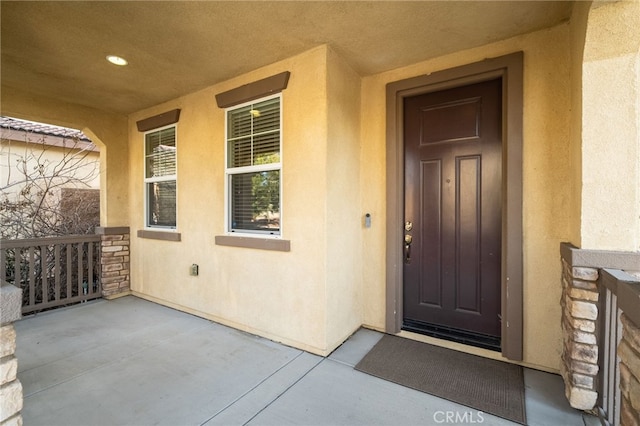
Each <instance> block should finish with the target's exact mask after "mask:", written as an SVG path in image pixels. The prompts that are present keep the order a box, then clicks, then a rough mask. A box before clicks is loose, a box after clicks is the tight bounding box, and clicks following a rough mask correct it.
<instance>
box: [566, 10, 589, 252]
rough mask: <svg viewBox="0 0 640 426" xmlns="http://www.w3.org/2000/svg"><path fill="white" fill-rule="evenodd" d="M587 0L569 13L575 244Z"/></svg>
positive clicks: (573, 237)
mask: <svg viewBox="0 0 640 426" xmlns="http://www.w3.org/2000/svg"><path fill="white" fill-rule="evenodd" d="M590 7H591V2H590V1H582V2H576V3H575V4H574V6H573V10H572V13H571V22H570V23H569V28H570V38H569V42H570V50H569V51H570V54H571V150H570V154H571V155H570V158H569V162H568V163H567V167H568V168H570V169H571V180H570V181H569V182H568V184H570V185H571V198H570V203H569V209H570V210H571V212H573V214H572V215H571V218H570V223H569V240H568V241H569V242H571V243H572V244H575V245H577V246H579V245H580V242H581V241H582V233H581V226H582V223H581V214H580V212H581V206H582V61H583V56H584V42H585V35H586V32H587V19H588V17H589V9H590Z"/></svg>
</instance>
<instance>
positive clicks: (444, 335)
mask: <svg viewBox="0 0 640 426" xmlns="http://www.w3.org/2000/svg"><path fill="white" fill-rule="evenodd" d="M402 330H405V331H410V332H412V333H418V334H423V335H425V336H430V337H435V338H436V339H443V340H449V341H451V342H456V343H461V344H463V345H468V346H475V347H477V348H482V349H488V350H490V351H495V352H501V350H502V348H501V340H500V338H499V337H495V336H489V335H486V334H480V333H472V332H469V331H465V330H460V329H456V328H453V327H445V326H441V325H434V324H428V323H424V322H422V321H414V320H406V319H405V320H404V321H403V323H402Z"/></svg>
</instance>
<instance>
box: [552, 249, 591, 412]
mask: <svg viewBox="0 0 640 426" xmlns="http://www.w3.org/2000/svg"><path fill="white" fill-rule="evenodd" d="M562 269H563V272H562V299H561V302H560V303H561V305H562V334H563V338H564V345H563V351H562V362H561V365H560V373H561V374H562V378H563V379H564V383H565V394H566V396H567V399H568V400H569V404H571V406H572V407H573V408H577V409H579V410H591V409H593V408H594V407H595V404H596V401H597V399H598V392H597V388H596V386H597V375H598V369H599V368H598V345H597V338H596V330H597V328H596V320H597V319H598V297H599V290H598V283H597V281H598V270H597V269H594V268H585V267H575V266H572V265H570V264H569V263H567V261H566V260H565V259H562Z"/></svg>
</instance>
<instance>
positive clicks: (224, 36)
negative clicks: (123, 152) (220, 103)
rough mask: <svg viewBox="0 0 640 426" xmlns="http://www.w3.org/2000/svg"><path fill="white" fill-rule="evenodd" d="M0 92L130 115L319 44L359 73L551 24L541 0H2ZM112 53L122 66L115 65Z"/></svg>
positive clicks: (552, 7) (554, 9) (560, 5)
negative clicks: (125, 62)
mask: <svg viewBox="0 0 640 426" xmlns="http://www.w3.org/2000/svg"><path fill="white" fill-rule="evenodd" d="M0 8H1V10H0V13H1V16H2V18H1V19H2V21H1V39H2V41H1V43H2V44H1V51H2V63H1V67H2V68H1V73H2V74H1V79H2V86H3V88H17V89H19V90H23V91H27V92H29V93H32V94H35V95H40V96H47V97H53V98H57V99H61V100H64V101H66V102H71V103H76V104H81V105H86V106H89V107H94V108H98V109H101V110H106V111H111V112H117V113H125V114H126V113H130V112H133V111H137V110H140V109H143V108H146V107H149V106H152V105H155V104H158V103H160V102H163V101H166V100H169V99H173V98H175V97H178V96H181V95H184V94H186V93H191V92H194V91H196V90H199V89H201V88H204V87H206V86H209V85H212V84H215V83H217V82H220V81H224V80H226V79H229V78H231V77H233V76H236V75H238V74H241V73H244V72H247V71H251V70H253V69H256V68H259V67H261V66H264V65H267V64H270V63H273V62H276V61H278V60H281V59H284V58H287V57H290V56H293V55H296V54H298V53H301V52H303V51H305V50H308V49H310V48H313V47H315V46H318V45H321V44H325V43H326V44H329V45H330V46H331V47H332V48H333V49H334V50H335V51H336V52H337V53H338V54H340V55H341V56H343V57H344V58H345V59H346V60H347V61H348V62H349V63H350V64H351V65H352V66H353V68H354V69H355V70H356V71H357V72H359V73H360V74H361V75H370V74H375V73H378V72H381V71H386V70H391V69H394V68H398V67H402V66H406V65H409V64H412V63H416V62H419V61H422V60H425V59H429V58H432V57H437V56H440V55H443V54H447V53H451V52H454V51H458V50H462V49H467V48H470V47H474V46H479V45H482V44H486V43H489V42H492V41H496V40H500V39H504V38H508V37H511V36H514V35H517V34H522V33H527V32H531V31H535V30H538V29H542V28H545V27H550V26H553V25H557V24H558V23H560V22H562V21H565V20H567V19H568V18H569V16H570V13H571V2H551V1H498V2H484V1H471V2H457V1H412V2H398V1H392V2H381V1H377V2H369V1H358V2H342V1H333V2H306V1H295V2H283V1H274V2H272V1H259V2H251V1H197V2H190V1H189V2H187V1H162V2H145V1H122V2H100V1H74V2H56V1H45V2H23V1H17V2H14V1H4V0H3V1H2V2H1V3H0ZM108 54H115V55H119V56H122V57H124V58H126V59H127V60H128V61H129V65H128V66H126V67H117V66H115V65H112V64H110V63H108V62H107V61H106V60H105V57H106V56H107V55H108Z"/></svg>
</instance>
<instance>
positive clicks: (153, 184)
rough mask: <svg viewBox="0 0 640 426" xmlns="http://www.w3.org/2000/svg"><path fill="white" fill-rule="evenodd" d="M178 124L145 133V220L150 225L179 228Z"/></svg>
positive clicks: (153, 226)
mask: <svg viewBox="0 0 640 426" xmlns="http://www.w3.org/2000/svg"><path fill="white" fill-rule="evenodd" d="M176 154H177V152H176V126H175V125H172V126H168V127H165V128H162V129H159V130H153V131H151V132H147V133H145V136H144V158H145V171H144V176H145V179H144V181H145V193H146V197H145V199H146V203H145V204H146V206H145V209H146V220H145V225H146V226H147V227H149V228H171V229H174V228H175V227H176V178H177V173H176Z"/></svg>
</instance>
